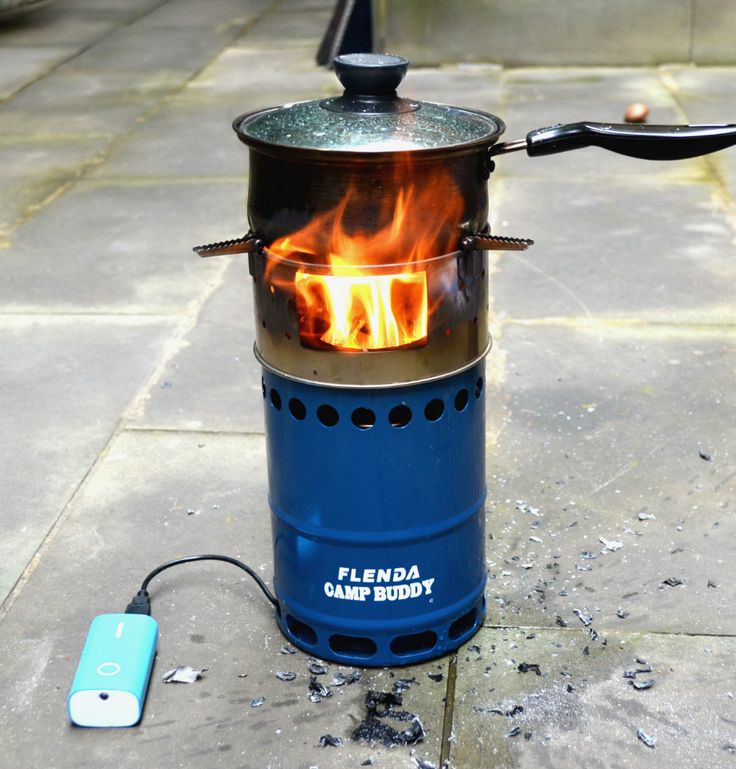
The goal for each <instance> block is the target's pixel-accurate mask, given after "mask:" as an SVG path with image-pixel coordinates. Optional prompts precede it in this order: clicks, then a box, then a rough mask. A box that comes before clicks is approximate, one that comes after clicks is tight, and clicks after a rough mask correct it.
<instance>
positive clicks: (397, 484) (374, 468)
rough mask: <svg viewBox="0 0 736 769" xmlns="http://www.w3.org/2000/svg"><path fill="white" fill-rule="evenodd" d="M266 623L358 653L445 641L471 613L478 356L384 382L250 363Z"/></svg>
mask: <svg viewBox="0 0 736 769" xmlns="http://www.w3.org/2000/svg"><path fill="white" fill-rule="evenodd" d="M263 397H264V404H265V412H266V440H267V451H268V477H269V502H270V507H271V514H272V531H273V550H274V571H275V574H274V587H275V591H276V595H277V597H278V600H279V605H280V611H279V618H278V621H279V626H280V628H281V630H282V631H283V633H284V634H285V635H286V636H287V637H288V638H289V639H290V640H291V641H292V642H293V643H294V644H295V645H296V646H298V647H299V648H301V649H303V650H304V651H307V652H309V653H311V654H314V655H315V656H317V657H321V658H323V659H329V660H333V661H335V662H338V663H343V664H351V665H363V666H391V665H407V664H411V663H416V662H419V661H422V660H427V659H431V658H434V657H438V656H441V655H443V654H445V653H447V652H450V651H452V650H454V649H456V648H457V647H458V646H459V645H460V644H462V643H463V642H464V641H466V640H467V639H468V638H469V637H470V636H471V635H473V633H474V632H475V631H476V630H477V629H478V628H479V627H480V625H481V624H482V622H483V617H484V614H485V596H484V587H485V582H486V567H485V533H484V530H485V510H484V502H485V497H486V487H485V415H484V408H485V406H484V401H485V387H484V362H483V361H482V360H481V361H480V362H477V363H475V364H474V365H473V366H471V367H470V368H468V369H466V370H464V371H460V372H456V373H452V374H449V375H446V376H441V377H437V378H435V379H433V380H431V381H427V382H423V383H414V384H406V385H398V386H390V387H376V388H366V387H356V388H350V387H333V386H324V385H319V384H315V383H305V382H303V381H301V380H297V379H292V378H290V377H285V376H283V375H280V374H277V373H275V372H274V371H271V370H270V369H268V368H266V367H264V370H263Z"/></svg>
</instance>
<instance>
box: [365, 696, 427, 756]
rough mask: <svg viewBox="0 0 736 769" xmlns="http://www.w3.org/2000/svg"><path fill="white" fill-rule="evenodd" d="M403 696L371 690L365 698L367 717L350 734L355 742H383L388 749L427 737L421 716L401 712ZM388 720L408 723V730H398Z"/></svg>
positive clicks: (404, 711)
mask: <svg viewBox="0 0 736 769" xmlns="http://www.w3.org/2000/svg"><path fill="white" fill-rule="evenodd" d="M403 702H404V701H403V697H402V695H401V694H400V693H397V692H376V691H369V692H367V693H366V695H365V707H366V717H365V719H364V720H363V721H362V722H361V723H360V724H359V725H358V726H357V728H356V729H355V730H354V731H353V733H352V735H351V739H352V740H353V741H355V742H368V743H370V744H371V745H375V744H376V743H380V744H381V745H384V746H386V747H388V748H390V747H393V746H394V745H416V744H417V743H419V742H422V740H423V739H424V737H425V736H426V732H425V730H424V725H423V724H422V722H421V720H420V719H419V717H418V716H417V715H416V714H414V713H410V712H409V711H407V710H399V709H398V708H400V707H401V706H402V705H403ZM387 719H391V720H393V721H400V722H404V723H406V722H409V726H408V727H407V728H406V729H403V730H399V729H396V728H394V727H393V726H391V724H390V723H387Z"/></svg>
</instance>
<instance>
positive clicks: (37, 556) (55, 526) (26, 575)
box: [0, 258, 232, 623]
mask: <svg viewBox="0 0 736 769" xmlns="http://www.w3.org/2000/svg"><path fill="white" fill-rule="evenodd" d="M231 260H232V259H231V258H226V259H224V260H223V262H222V264H221V266H220V271H219V274H218V275H217V276H216V278H215V279H214V280H212V281H211V283H210V284H209V286H208V288H207V289H206V290H205V292H204V293H203V295H201V296H200V298H199V300H198V301H197V302H196V303H194V304H193V305H192V308H191V315H190V316H189V317H187V318H185V319H184V320H182V321H181V322H180V323H179V325H178V327H177V329H176V331H175V332H174V334H173V336H172V337H171V339H170V340H169V341H168V343H167V344H166V345H165V347H164V352H163V355H162V356H161V359H160V361H159V363H158V365H157V366H156V368H155V369H154V371H153V373H152V374H151V376H150V377H149V378H148V380H147V381H146V382H145V384H144V385H143V386H142V388H141V389H140V391H139V392H138V393H137V394H136V396H134V398H133V400H132V402H131V405H130V406H129V407H128V408H127V409H126V410H125V411H124V413H123V416H122V417H121V418H120V419H119V420H118V422H117V423H116V425H115V427H114V428H113V430H112V432H111V434H110V436H109V437H108V439H107V441H106V442H105V445H104V446H103V448H102V450H101V451H100V453H99V454H98V455H97V456H96V457H95V459H94V461H93V462H92V464H91V465H90V467H89V468H88V469H87V472H85V474H84V475H83V476H82V479H81V480H80V481H79V483H78V484H77V486H76V487H75V488H74V490H73V491H72V493H71V495H70V496H69V498H68V499H67V501H66V502H65V503H64V505H63V506H62V509H61V511H60V513H59V515H58V516H57V517H56V520H55V521H54V522H53V523H52V524H51V527H50V528H49V530H48V531H47V533H46V535H45V536H44V538H43V539H42V540H41V543H40V544H39V546H38V547H37V548H36V551H35V552H34V554H33V555H32V556H31V559H30V560H29V562H28V564H27V565H26V567H25V569H23V572H22V573H21V575H20V577H19V578H18V580H17V581H16V583H15V584H14V585H13V588H12V590H11V591H10V593H9V594H8V596H7V597H6V598H5V600H4V601H3V602H2V603H0V623H2V621H3V620H4V619H5V617H6V616H7V614H8V612H9V611H10V608H11V607H12V605H13V604H14V603H15V601H16V599H17V598H18V596H19V595H20V593H21V591H22V590H23V587H24V586H25V585H26V584H27V582H28V580H29V579H30V578H31V575H32V574H33V572H34V571H35V570H36V567H37V566H38V564H39V562H40V560H41V558H42V557H43V555H44V554H45V553H46V550H47V549H48V547H49V544H50V542H51V541H52V540H53V539H54V537H55V535H56V533H57V532H58V531H59V529H60V528H61V526H62V525H63V523H64V521H65V520H66V518H67V516H68V511H69V510H70V508H71V506H72V504H73V502H74V500H75V499H76V497H77V495H78V494H80V493H81V492H82V491H83V489H84V487H85V485H86V483H87V481H88V479H89V478H90V476H91V475H92V473H93V472H94V470H95V469H96V468H97V467H98V466H99V465H100V463H101V462H102V461H103V460H104V458H105V456H106V454H107V451H108V449H109V447H110V445H111V444H112V442H113V441H114V440H115V438H116V437H117V436H118V435H119V434H120V433H122V432H123V431H124V430H125V426H124V425H125V421H126V419H128V418H130V414H131V413H132V412H134V411H135V409H136V408H140V409H142V404H143V403H144V402H145V398H144V396H145V395H146V394H147V393H148V392H149V391H150V388H151V387H152V385H153V383H155V382H156V381H158V379H159V378H160V377H161V374H162V373H163V370H164V368H165V367H166V365H167V363H168V362H169V361H170V360H171V358H172V357H173V355H175V354H176V352H178V350H179V349H180V348H181V344H182V342H183V339H184V336H185V335H186V334H187V333H188V332H189V330H190V329H192V328H193V327H194V326H195V325H196V323H197V320H198V318H199V314H200V312H201V310H202V307H203V306H204V304H205V302H206V301H207V299H208V298H209V297H210V296H211V295H212V294H213V293H214V292H215V291H216V290H217V289H218V288H219V287H220V286H221V285H222V282H223V278H224V275H225V272H226V270H227V268H228V266H229V263H230V261H231Z"/></svg>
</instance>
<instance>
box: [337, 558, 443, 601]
mask: <svg viewBox="0 0 736 769" xmlns="http://www.w3.org/2000/svg"><path fill="white" fill-rule="evenodd" d="M434 580H435V578H434V577H430V578H428V579H421V576H420V574H419V566H417V564H412V565H411V566H409V567H408V568H407V567H405V566H395V567H393V568H388V569H380V568H378V569H362V570H360V569H355V568H352V567H349V566H339V567H338V569H337V581H336V582H325V584H324V591H325V595H326V596H327V597H328V598H338V599H342V600H345V601H367V600H369V597H371V598H372V600H373V601H405V600H406V599H408V598H419V597H420V596H422V595H431V594H432V586H433V585H434ZM343 582H350V583H353V584H341V583H343ZM378 583H380V584H378ZM392 583H393V584H392ZM397 583H399V584H397ZM367 585H374V587H372V588H371V587H367ZM430 600H432V599H430Z"/></svg>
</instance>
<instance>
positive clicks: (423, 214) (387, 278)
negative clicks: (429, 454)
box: [266, 165, 462, 352]
mask: <svg viewBox="0 0 736 769" xmlns="http://www.w3.org/2000/svg"><path fill="white" fill-rule="evenodd" d="M396 172H397V173H402V174H404V177H405V178H408V179H411V173H410V169H409V168H407V167H404V166H403V165H402V166H401V167H400V168H397V170H396ZM353 206H356V207H359V209H360V210H361V211H363V210H365V207H366V201H365V200H359V199H358V195H357V193H356V191H355V189H354V188H353V187H352V186H351V187H349V188H348V191H347V192H346V194H345V196H344V197H343V198H342V200H341V201H340V202H339V204H338V205H337V206H335V207H334V208H333V209H331V210H329V211H326V212H323V213H320V214H318V215H317V216H315V217H314V218H313V219H312V221H311V222H310V223H309V224H308V225H306V226H305V227H303V228H302V229H300V230H298V231H296V232H294V233H291V234H289V235H288V236H286V237H283V238H280V239H278V240H276V241H275V242H274V243H272V244H271V245H270V246H269V247H268V256H269V257H270V259H269V263H270V265H271V267H270V269H269V271H268V273H267V275H266V278H267V280H269V279H270V280H272V281H274V278H273V267H274V266H275V265H276V264H278V263H279V262H280V261H283V260H288V261H290V262H296V263H298V264H299V265H300V268H299V269H298V270H297V272H296V274H295V276H294V282H293V291H294V294H295V299H296V309H297V316H298V322H299V339H300V342H301V344H302V345H303V346H304V347H309V348H313V349H331V350H344V351H348V352H350V351H352V352H359V351H360V352H363V351H366V352H367V351H377V350H396V349H402V348H410V347H421V346H422V345H425V344H427V340H428V331H429V322H430V316H431V314H432V307H431V306H430V302H429V292H428V275H427V270H428V269H429V268H428V267H427V265H428V264H429V261H428V260H431V259H432V258H434V257H437V256H439V255H442V254H446V253H447V252H449V251H453V250H455V248H456V243H455V242H453V238H452V237H448V232H453V231H456V230H455V228H454V227H453V224H455V223H457V222H458V220H459V217H460V213H461V210H462V199H461V197H460V195H459V194H458V193H457V191H456V188H455V185H454V183H453V181H452V178H451V176H450V174H449V173H444V172H438V173H437V174H436V177H435V178H434V179H433V183H432V184H429V185H428V184H426V180H425V183H423V184H422V185H421V187H420V186H419V185H417V184H415V183H413V182H411V181H407V182H406V183H405V184H404V185H402V186H401V188H400V189H399V192H398V194H397V195H396V196H395V197H392V198H391V199H390V200H388V201H385V202H383V201H379V202H378V203H377V204H376V211H375V216H374V217H371V218H372V219H373V221H372V222H371V224H370V228H369V229H362V228H361V227H356V226H355V225H353V226H352V228H351V227H349V226H348V224H347V222H348V221H354V219H355V217H354V216H353V215H352V213H353V212H352V211H351V207H353ZM361 224H362V226H366V223H361ZM456 239H457V238H456V236H455V238H454V240H456ZM272 286H273V283H272Z"/></svg>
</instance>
